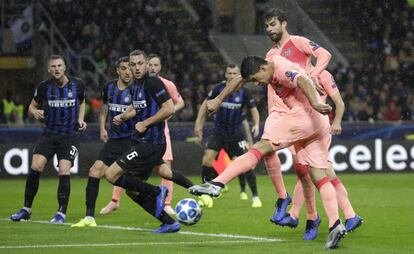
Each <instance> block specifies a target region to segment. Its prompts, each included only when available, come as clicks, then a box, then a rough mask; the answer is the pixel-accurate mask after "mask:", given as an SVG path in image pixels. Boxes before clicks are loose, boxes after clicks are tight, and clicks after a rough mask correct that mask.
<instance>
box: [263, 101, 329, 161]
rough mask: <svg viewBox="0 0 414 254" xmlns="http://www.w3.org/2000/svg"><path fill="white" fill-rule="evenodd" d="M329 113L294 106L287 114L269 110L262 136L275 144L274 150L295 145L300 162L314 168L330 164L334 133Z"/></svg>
mask: <svg viewBox="0 0 414 254" xmlns="http://www.w3.org/2000/svg"><path fill="white" fill-rule="evenodd" d="M329 131H330V126H329V120H328V117H327V116H323V115H321V114H319V113H318V112H316V111H315V110H312V109H294V110H291V111H289V112H287V113H285V114H280V113H272V112H271V113H270V115H269V116H268V118H267V119H266V122H265V127H264V132H263V136H262V139H265V140H269V141H271V142H272V143H273V145H274V148H275V150H280V149H282V148H285V147H289V146H291V145H294V146H295V149H290V150H295V152H296V154H297V156H298V158H299V159H300V160H299V161H298V162H300V163H304V164H308V165H310V166H312V167H318V168H319V167H321V168H326V167H327V161H328V149H329V145H330V140H331V135H330V134H329Z"/></svg>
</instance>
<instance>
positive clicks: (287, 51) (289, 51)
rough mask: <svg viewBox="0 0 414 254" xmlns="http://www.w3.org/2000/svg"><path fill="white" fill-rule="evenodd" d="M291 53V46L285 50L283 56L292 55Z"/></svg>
mask: <svg viewBox="0 0 414 254" xmlns="http://www.w3.org/2000/svg"><path fill="white" fill-rule="evenodd" d="M290 54H292V49H291V48H288V49H285V50H284V51H283V56H284V57H288V56H290Z"/></svg>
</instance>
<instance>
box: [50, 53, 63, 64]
mask: <svg viewBox="0 0 414 254" xmlns="http://www.w3.org/2000/svg"><path fill="white" fill-rule="evenodd" d="M56 59H62V61H63V63H64V64H66V61H65V58H63V56H61V55H55V54H54V55H50V56H49V60H48V62H50V61H52V60H56Z"/></svg>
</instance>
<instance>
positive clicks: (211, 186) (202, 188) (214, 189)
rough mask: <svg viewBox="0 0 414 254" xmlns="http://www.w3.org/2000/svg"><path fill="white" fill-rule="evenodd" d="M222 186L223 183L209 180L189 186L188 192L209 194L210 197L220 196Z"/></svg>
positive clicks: (199, 194)
mask: <svg viewBox="0 0 414 254" xmlns="http://www.w3.org/2000/svg"><path fill="white" fill-rule="evenodd" d="M223 188H224V184H222V183H219V182H213V181H210V182H205V183H203V184H201V185H194V186H191V187H190V188H188V192H189V193H190V194H193V195H196V196H201V195H209V196H211V197H218V196H220V194H221V191H222V189H223Z"/></svg>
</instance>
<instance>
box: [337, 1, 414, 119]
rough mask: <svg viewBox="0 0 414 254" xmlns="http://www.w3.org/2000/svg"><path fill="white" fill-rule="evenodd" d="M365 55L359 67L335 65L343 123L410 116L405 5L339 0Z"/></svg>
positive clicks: (413, 36) (412, 49) (411, 22)
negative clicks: (342, 99)
mask: <svg viewBox="0 0 414 254" xmlns="http://www.w3.org/2000/svg"><path fill="white" fill-rule="evenodd" d="M342 8H343V10H342V11H343V15H344V16H346V17H349V19H350V22H351V26H352V27H354V28H355V36H356V37H357V38H359V39H360V40H361V41H362V44H363V46H364V47H365V49H366V51H367V56H366V59H364V64H363V65H362V66H355V65H352V66H351V67H349V68H344V67H343V66H338V67H337V68H336V69H335V70H334V74H335V79H336V81H337V82H338V84H339V85H340V87H341V91H342V94H343V97H344V100H345V104H346V106H347V110H346V114H345V117H344V120H348V121H376V120H386V121H397V120H412V119H413V117H414V7H413V6H410V5H409V3H408V1H405V0H395V1H375V0H364V1H352V2H351V1H342Z"/></svg>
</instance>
